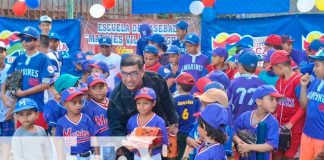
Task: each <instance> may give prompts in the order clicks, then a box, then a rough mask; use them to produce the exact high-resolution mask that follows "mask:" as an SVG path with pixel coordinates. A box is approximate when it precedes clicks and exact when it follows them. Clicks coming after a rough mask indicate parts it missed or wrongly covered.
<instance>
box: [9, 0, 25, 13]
mask: <svg viewBox="0 0 324 160" xmlns="http://www.w3.org/2000/svg"><path fill="white" fill-rule="evenodd" d="M12 11H13V12H14V14H15V15H16V16H23V15H24V14H25V13H26V11H27V6H26V3H25V2H19V1H18V2H15V4H14V5H13V7H12Z"/></svg>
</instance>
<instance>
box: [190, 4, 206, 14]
mask: <svg viewBox="0 0 324 160" xmlns="http://www.w3.org/2000/svg"><path fill="white" fill-rule="evenodd" d="M204 8H205V6H204V4H203V3H202V2H201V1H193V2H191V4H190V6H189V10H190V12H191V13H192V14H194V15H200V14H201V13H202V12H203V10H204Z"/></svg>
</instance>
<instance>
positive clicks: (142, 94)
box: [134, 87, 156, 101]
mask: <svg viewBox="0 0 324 160" xmlns="http://www.w3.org/2000/svg"><path fill="white" fill-rule="evenodd" d="M139 98H147V99H149V100H153V101H155V100H156V95H155V91H154V90H153V89H152V88H148V87H143V88H141V89H140V90H138V91H137V92H136V94H135V97H134V99H135V100H137V99H139Z"/></svg>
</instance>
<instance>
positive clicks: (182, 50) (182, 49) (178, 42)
mask: <svg viewBox="0 0 324 160" xmlns="http://www.w3.org/2000/svg"><path fill="white" fill-rule="evenodd" d="M172 45H176V46H178V47H179V49H180V53H181V54H185V53H186V52H187V50H186V45H185V43H184V42H182V41H181V40H179V39H177V40H174V41H172Z"/></svg>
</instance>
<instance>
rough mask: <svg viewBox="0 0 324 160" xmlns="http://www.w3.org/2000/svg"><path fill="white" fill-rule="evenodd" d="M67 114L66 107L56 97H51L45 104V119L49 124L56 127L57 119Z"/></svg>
mask: <svg viewBox="0 0 324 160" xmlns="http://www.w3.org/2000/svg"><path fill="white" fill-rule="evenodd" d="M65 114H66V108H64V107H63V106H62V105H61V104H60V103H59V102H57V101H56V100H55V99H50V100H49V101H47V103H46V104H45V106H44V119H45V121H46V122H47V124H48V126H52V127H56V124H57V121H58V120H59V119H60V118H61V117H63V116H64V115H65Z"/></svg>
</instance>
